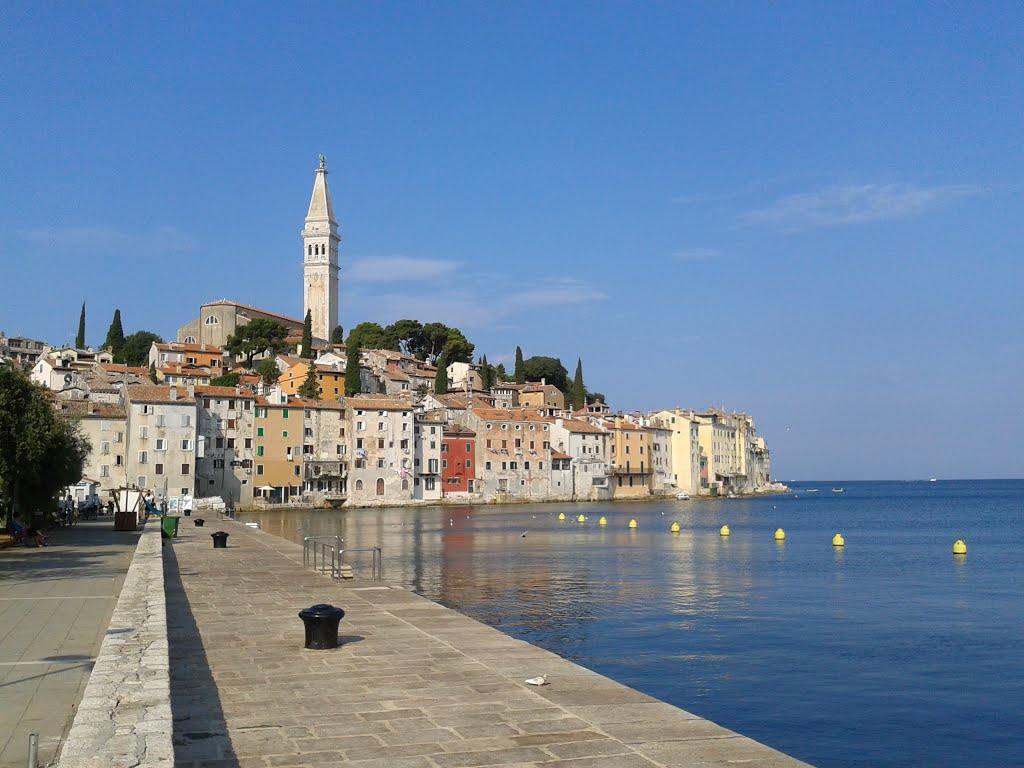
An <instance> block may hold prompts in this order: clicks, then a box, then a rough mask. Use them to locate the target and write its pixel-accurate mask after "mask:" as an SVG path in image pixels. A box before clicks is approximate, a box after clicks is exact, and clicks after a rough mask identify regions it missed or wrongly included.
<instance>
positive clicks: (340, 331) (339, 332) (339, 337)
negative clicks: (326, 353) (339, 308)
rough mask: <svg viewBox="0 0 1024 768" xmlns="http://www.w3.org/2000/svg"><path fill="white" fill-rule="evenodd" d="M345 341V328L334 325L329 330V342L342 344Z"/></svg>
mask: <svg viewBox="0 0 1024 768" xmlns="http://www.w3.org/2000/svg"><path fill="white" fill-rule="evenodd" d="M344 343H345V329H344V328H342V327H341V326H340V325H336V326H334V330H333V331H331V344H344Z"/></svg>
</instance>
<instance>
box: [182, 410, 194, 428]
mask: <svg viewBox="0 0 1024 768" xmlns="http://www.w3.org/2000/svg"><path fill="white" fill-rule="evenodd" d="M181 426H183V427H191V426H192V416H191V415H190V414H187V413H183V414H181Z"/></svg>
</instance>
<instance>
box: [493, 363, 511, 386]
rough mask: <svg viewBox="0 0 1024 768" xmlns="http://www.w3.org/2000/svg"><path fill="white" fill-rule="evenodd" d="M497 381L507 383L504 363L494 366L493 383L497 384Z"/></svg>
mask: <svg viewBox="0 0 1024 768" xmlns="http://www.w3.org/2000/svg"><path fill="white" fill-rule="evenodd" d="M499 381H508V371H506V370H505V364H504V363H498V364H497V365H496V366H494V383H495V384H497V383H498V382H499Z"/></svg>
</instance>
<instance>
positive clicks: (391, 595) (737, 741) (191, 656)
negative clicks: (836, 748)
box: [164, 521, 806, 768]
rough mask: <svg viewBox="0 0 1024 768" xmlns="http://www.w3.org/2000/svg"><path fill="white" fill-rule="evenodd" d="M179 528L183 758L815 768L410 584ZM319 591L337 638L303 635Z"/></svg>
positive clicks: (255, 537)
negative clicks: (332, 609)
mask: <svg viewBox="0 0 1024 768" xmlns="http://www.w3.org/2000/svg"><path fill="white" fill-rule="evenodd" d="M183 523H184V524H183V526H182V528H181V531H180V534H179V538H177V539H175V540H174V541H173V543H172V544H171V545H170V546H168V547H165V548H164V572H165V585H166V591H167V612H168V616H167V619H168V640H169V648H170V677H171V707H172V712H173V719H174V739H173V741H174V757H175V765H176V766H178V767H179V768H192V767H193V766H195V767H196V768H198V766H206V767H212V766H222V767H223V768H249V767H250V766H252V767H254V768H256V767H258V768H271V767H272V766H282V767H286V766H287V767H291V768H299V767H300V766H301V767H302V768H314V767H315V766H336V765H352V766H358V768H376V766H380V768H385V766H386V767H387V768H483V767H485V766H502V767H503V768H525V767H526V766H545V768H590V767H591V766H594V767H595V768H596V767H597V766H600V767H601V768H655V767H657V766H660V767H662V768H664V767H665V766H684V765H685V766H726V765H736V764H742V765H745V766H759V767H762V768H793V767H795V766H805V765H806V764H805V763H801V762H799V761H797V760H795V759H793V758H791V757H788V756H786V755H783V754H782V753H780V752H777V751H775V750H773V749H771V748H769V747H767V746H764V745H762V744H758V743H757V742H754V741H752V740H750V739H747V738H745V737H743V736H741V735H739V734H736V733H734V732H732V731H729V730H727V729H725V728H722V727H720V726H718V725H716V724H714V723H711V722H708V721H707V720H703V719H701V718H699V717H697V716H695V715H693V714H691V713H689V712H685V711H683V710H680V709H678V708H676V707H672V706H670V705H668V704H666V703H664V702H661V701H658V700H656V699H653V698H651V697H650V696H647V695H645V694H643V693H640V692H639V691H635V690H632V689H630V688H627V687H626V686H623V685H620V684H618V683H616V682H614V681H612V680H609V679H607V678H605V677H602V676H601V675H598V674H597V673H595V672H593V671H591V670H588V669H585V668H583V667H580V666H578V665H576V664H573V663H572V662H569V661H567V660H565V659H562V658H560V657H558V656H556V655H555V654H552V653H550V652H548V651H545V650H543V649H541V648H537V647H534V646H531V645H529V644H527V643H525V642H522V641H520V640H516V639H515V638H512V637H509V636H507V635H504V634H502V633H501V632H499V631H497V630H495V629H493V628H491V627H487V626H485V625H483V624H481V623H479V622H477V621H475V620H473V619H471V618H469V617H467V616H464V615H462V614H459V613H457V612H455V611H452V610H449V609H447V608H444V607H443V606H440V605H438V604H436V603H432V602H430V601H428V600H426V599H425V598H422V597H420V596H418V595H415V594H413V593H411V592H408V591H406V590H404V589H400V588H391V587H388V586H387V585H386V583H385V584H382V583H381V582H360V581H354V582H341V583H336V582H333V581H331V579H329V578H328V577H326V576H323V575H321V574H318V573H316V572H314V571H312V570H310V569H306V568H303V566H302V548H301V547H300V546H299V545H297V544H293V543H291V542H287V541H284V540H283V539H278V538H276V537H274V536H271V535H270V534H267V533H264V532H263V531H259V530H254V529H251V528H247V527H245V526H243V525H240V524H238V523H234V522H232V521H223V522H221V523H218V525H219V526H220V527H221V528H222V529H223V530H225V531H227V532H228V533H229V534H230V536H229V539H228V548H227V549H220V550H215V549H213V547H212V542H211V539H210V536H209V534H210V533H211V530H210V529H208V528H204V529H196V528H194V527H191V526H189V525H188V523H187V521H183ZM315 603H331V604H334V605H338V606H341V607H343V608H344V609H345V611H346V615H345V618H344V620H343V621H342V623H341V627H340V630H339V634H340V638H341V641H342V644H341V646H340V647H339V648H337V649H333V650H329V651H310V650H304V649H303V648H302V643H303V627H302V622H301V621H300V620H299V618H298V616H297V614H298V611H299V610H301V609H303V608H306V607H308V606H310V605H313V604H315ZM541 673H547V674H548V675H549V685H547V686H543V687H535V686H529V685H526V684H525V683H524V680H525V678H527V677H532V676H535V675H537V674H541Z"/></svg>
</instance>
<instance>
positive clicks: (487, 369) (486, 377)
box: [480, 355, 494, 392]
mask: <svg viewBox="0 0 1024 768" xmlns="http://www.w3.org/2000/svg"><path fill="white" fill-rule="evenodd" d="M480 378H481V379H482V381H483V387H484V389H485V390H486V391H488V392H490V391H491V387H493V386H494V366H493V365H491V364H490V363H488V362H487V355H483V356H482V357H481V358H480Z"/></svg>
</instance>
